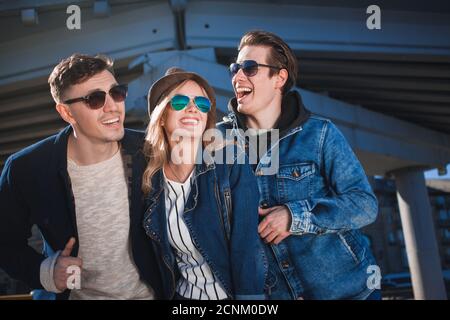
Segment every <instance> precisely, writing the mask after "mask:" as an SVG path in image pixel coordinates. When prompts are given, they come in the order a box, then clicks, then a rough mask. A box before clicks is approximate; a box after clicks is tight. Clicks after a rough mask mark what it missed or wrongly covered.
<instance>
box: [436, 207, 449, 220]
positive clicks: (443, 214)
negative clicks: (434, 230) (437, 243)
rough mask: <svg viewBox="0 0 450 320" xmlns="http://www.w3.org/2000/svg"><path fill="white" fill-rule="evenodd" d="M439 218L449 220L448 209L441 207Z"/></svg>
mask: <svg viewBox="0 0 450 320" xmlns="http://www.w3.org/2000/svg"><path fill="white" fill-rule="evenodd" d="M438 219H439V222H444V221H447V220H448V212H447V210H445V209H440V210H439V211H438Z"/></svg>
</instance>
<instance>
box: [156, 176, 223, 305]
mask: <svg viewBox="0 0 450 320" xmlns="http://www.w3.org/2000/svg"><path fill="white" fill-rule="evenodd" d="M163 172H164V170H163ZM193 172H194V170H192V172H191V174H190V176H189V177H188V178H187V179H186V181H185V182H184V183H177V182H175V181H171V180H169V179H167V177H166V175H165V174H164V182H165V187H164V189H165V203H166V215H167V231H168V235H169V243H170V245H171V246H172V248H173V249H174V251H175V255H176V260H177V264H178V269H179V270H180V273H181V278H180V280H179V281H178V284H177V288H176V291H177V293H178V294H179V295H180V296H182V297H185V298H188V299H196V300H221V299H226V298H227V294H226V293H225V290H224V289H223V287H222V285H221V284H220V282H219V281H218V279H217V278H216V277H215V275H214V274H213V273H212V271H211V268H210V267H209V265H208V263H207V262H206V260H205V259H204V258H203V257H202V255H201V254H200V252H199V251H198V249H197V247H196V246H195V245H194V242H193V240H192V237H191V235H190V233H189V229H188V228H187V226H186V224H185V222H184V219H183V213H184V206H185V204H186V200H187V199H188V197H189V193H190V192H191V187H192V183H193Z"/></svg>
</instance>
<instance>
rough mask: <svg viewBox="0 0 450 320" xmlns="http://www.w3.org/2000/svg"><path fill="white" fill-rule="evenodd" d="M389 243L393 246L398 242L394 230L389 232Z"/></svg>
mask: <svg viewBox="0 0 450 320" xmlns="http://www.w3.org/2000/svg"><path fill="white" fill-rule="evenodd" d="M388 243H389V244H390V245H391V246H393V245H395V244H396V243H397V241H396V239H395V234H394V232H392V231H391V232H389V233H388Z"/></svg>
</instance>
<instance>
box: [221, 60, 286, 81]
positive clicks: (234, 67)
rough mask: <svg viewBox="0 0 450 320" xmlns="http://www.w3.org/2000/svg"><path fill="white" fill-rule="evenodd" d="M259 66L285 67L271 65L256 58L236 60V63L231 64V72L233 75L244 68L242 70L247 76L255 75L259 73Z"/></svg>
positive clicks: (277, 68)
mask: <svg viewBox="0 0 450 320" xmlns="http://www.w3.org/2000/svg"><path fill="white" fill-rule="evenodd" d="M259 67H266V68H271V69H276V70H281V69H283V68H280V67H276V66H271V65H268V64H263V63H258V62H256V61H255V60H244V61H242V63H237V62H235V63H232V64H230V74H231V76H235V75H236V73H238V72H239V69H242V71H243V72H244V74H245V75H246V76H247V77H253V76H254V75H256V74H257V73H258V68H259Z"/></svg>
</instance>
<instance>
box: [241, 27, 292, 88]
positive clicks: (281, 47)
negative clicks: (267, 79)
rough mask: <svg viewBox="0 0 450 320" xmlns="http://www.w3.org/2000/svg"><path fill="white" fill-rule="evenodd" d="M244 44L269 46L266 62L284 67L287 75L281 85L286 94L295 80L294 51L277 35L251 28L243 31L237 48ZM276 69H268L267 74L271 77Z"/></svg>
mask: <svg viewBox="0 0 450 320" xmlns="http://www.w3.org/2000/svg"><path fill="white" fill-rule="evenodd" d="M245 46H264V47H268V48H270V54H269V55H268V57H267V63H268V64H270V65H273V66H276V67H279V68H282V69H286V70H287V72H288V74H289V77H288V79H287V81H286V83H285V84H284V86H283V94H286V93H287V92H288V91H289V90H290V89H291V88H292V87H293V86H295V83H296V81H297V74H298V62H297V58H296V57H295V54H294V52H293V51H292V49H291V48H290V47H289V46H288V44H287V43H286V42H284V41H283V39H281V38H280V37H279V36H277V35H276V34H274V33H271V32H268V31H263V30H253V31H249V32H247V33H245V34H244V35H243V36H242V38H241V42H240V43H239V47H238V50H239V51H240V50H241V49H242V48H243V47H245ZM276 72H277V70H274V69H270V73H269V75H270V76H271V77H272V76H273V75H274V74H275V73H276Z"/></svg>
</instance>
